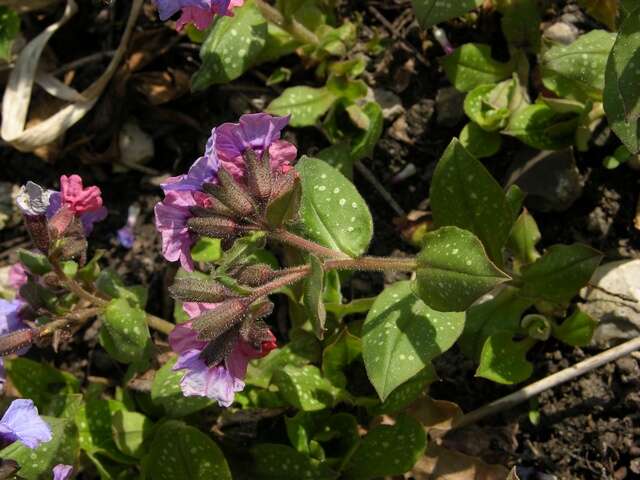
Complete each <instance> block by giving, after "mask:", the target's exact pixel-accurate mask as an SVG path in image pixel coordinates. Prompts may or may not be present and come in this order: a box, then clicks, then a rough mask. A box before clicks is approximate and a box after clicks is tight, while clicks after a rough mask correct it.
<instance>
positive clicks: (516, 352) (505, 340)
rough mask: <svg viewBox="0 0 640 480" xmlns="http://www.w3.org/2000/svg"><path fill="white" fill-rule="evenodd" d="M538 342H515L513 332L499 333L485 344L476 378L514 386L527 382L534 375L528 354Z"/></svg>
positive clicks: (529, 340)
mask: <svg viewBox="0 0 640 480" xmlns="http://www.w3.org/2000/svg"><path fill="white" fill-rule="evenodd" d="M535 343H536V340H534V339H531V338H526V339H524V340H521V341H514V340H513V333H512V332H499V333H496V334H494V335H491V336H490V337H489V338H487V340H486V341H485V342H484V346H483V347H482V353H480V364H479V365H478V369H477V370H476V376H478V377H483V378H486V379H488V380H492V381H494V382H496V383H503V384H505V385H513V384H514V383H520V382H523V381H525V380H526V379H527V378H529V377H530V376H531V374H532V373H533V365H532V364H531V362H529V361H528V360H527V352H528V351H529V349H530V348H531V347H532V346H533V345H534V344H535Z"/></svg>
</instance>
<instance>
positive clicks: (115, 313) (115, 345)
mask: <svg viewBox="0 0 640 480" xmlns="http://www.w3.org/2000/svg"><path fill="white" fill-rule="evenodd" d="M146 316H147V315H146V313H145V312H144V310H142V309H141V308H139V307H133V306H131V304H130V303H129V301H127V299H125V298H116V299H114V300H111V301H110V302H109V304H108V305H107V308H106V309H105V311H104V316H103V322H102V328H101V330H100V343H101V345H102V346H103V347H104V349H105V350H106V351H107V352H108V353H109V355H110V356H111V357H113V358H114V359H115V360H117V361H118V362H122V363H132V362H135V361H138V360H141V359H142V358H144V357H145V355H147V354H148V348H149V344H150V342H151V336H150V335H149V327H148V326H147V322H146Z"/></svg>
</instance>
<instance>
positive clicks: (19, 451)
mask: <svg viewBox="0 0 640 480" xmlns="http://www.w3.org/2000/svg"><path fill="white" fill-rule="evenodd" d="M42 419H43V420H44V421H45V422H47V424H49V427H50V428H51V433H52V436H53V438H52V439H51V440H50V441H49V442H46V443H41V444H40V446H38V448H36V449H31V448H29V447H27V446H25V445H24V444H23V443H22V442H14V443H12V444H11V445H9V446H8V447H6V448H5V449H3V450H2V451H0V458H2V459H4V460H15V461H16V462H18V464H19V465H20V467H21V468H20V471H19V475H20V478H24V479H26V480H41V479H49V478H51V477H52V474H51V470H52V469H53V467H54V466H56V465H57V464H59V463H64V464H68V465H73V464H74V463H75V461H76V458H77V456H78V432H77V431H76V428H75V425H74V424H73V422H72V421H70V420H67V419H62V418H54V417H46V416H43V417H42Z"/></svg>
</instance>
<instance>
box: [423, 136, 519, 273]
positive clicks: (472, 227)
mask: <svg viewBox="0 0 640 480" xmlns="http://www.w3.org/2000/svg"><path fill="white" fill-rule="evenodd" d="M430 198H431V209H432V211H433V218H434V222H435V223H436V225H438V226H447V225H453V226H456V227H460V228H463V229H465V230H469V231H470V232H473V233H474V234H475V235H476V236H477V237H478V238H479V239H480V240H481V241H482V243H483V244H484V246H485V248H486V249H487V253H488V254H489V256H490V257H491V259H492V260H493V261H494V262H496V263H497V264H502V248H503V247H504V245H505V243H506V241H507V238H509V232H510V231H511V226H512V223H513V215H512V212H511V209H510V208H509V205H508V204H507V199H506V197H505V194H504V192H503V190H502V188H501V187H500V185H499V184H498V182H496V181H495V180H494V179H493V177H492V176H491V174H490V173H489V172H488V171H487V169H486V168H485V167H484V165H482V163H480V162H479V161H478V160H477V159H475V158H474V157H473V156H472V155H471V154H470V153H469V152H467V151H466V150H465V148H464V147H463V146H462V145H461V144H460V142H459V141H458V140H456V139H453V140H452V141H451V143H450V144H449V146H448V147H447V149H446V150H445V152H444V153H443V154H442V157H440V161H439V162H438V165H437V166H436V170H435V173H434V174H433V180H432V182H431V194H430Z"/></svg>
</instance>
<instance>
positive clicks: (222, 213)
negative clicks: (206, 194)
mask: <svg viewBox="0 0 640 480" xmlns="http://www.w3.org/2000/svg"><path fill="white" fill-rule="evenodd" d="M191 213H193V215H195V216H196V217H216V216H217V217H229V218H233V217H235V216H236V214H235V212H234V211H233V210H231V209H230V208H229V207H227V206H226V205H224V204H223V203H222V202H219V201H218V200H216V199H213V201H212V202H211V205H210V206H208V207H191Z"/></svg>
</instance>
